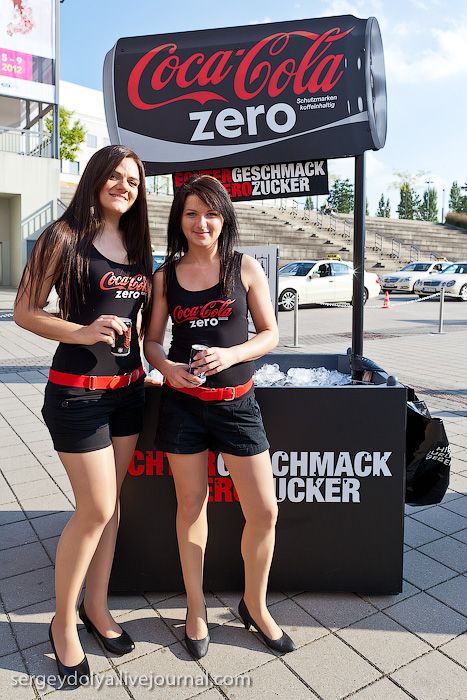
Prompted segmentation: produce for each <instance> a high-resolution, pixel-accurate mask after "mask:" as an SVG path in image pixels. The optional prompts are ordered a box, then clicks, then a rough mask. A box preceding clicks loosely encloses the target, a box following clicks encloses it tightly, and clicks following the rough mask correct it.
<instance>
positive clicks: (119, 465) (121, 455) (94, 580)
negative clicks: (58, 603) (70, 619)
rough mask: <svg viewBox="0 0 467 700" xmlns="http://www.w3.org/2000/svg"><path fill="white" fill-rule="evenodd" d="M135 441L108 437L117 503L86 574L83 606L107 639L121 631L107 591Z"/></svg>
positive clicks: (129, 436)
mask: <svg viewBox="0 0 467 700" xmlns="http://www.w3.org/2000/svg"><path fill="white" fill-rule="evenodd" d="M137 440H138V435H128V436H125V437H114V438H112V444H113V449H114V455H115V471H116V479H117V502H116V505H115V511H114V514H113V516H112V518H111V520H110V521H109V522H108V523H107V525H106V527H105V529H104V532H103V533H102V535H101V538H100V540H99V544H98V545H97V549H96V551H95V553H94V556H93V558H92V561H91V564H90V565H89V568H88V571H87V574H86V591H85V596H84V609H85V610H86V614H87V615H88V616H89V618H90V619H91V620H92V622H93V624H94V625H95V626H96V627H97V629H98V630H99V632H100V633H101V634H103V635H104V636H105V637H109V638H111V637H118V636H119V635H120V634H121V633H122V629H121V627H119V626H118V625H117V623H116V622H115V620H114V619H113V618H112V616H111V614H110V612H109V608H108V603H107V591H108V587H109V579H110V572H111V570H112V562H113V558H114V552H115V543H116V540H117V531H118V524H119V520H120V500H119V499H120V491H121V487H122V484H123V480H124V479H125V476H126V474H127V470H128V465H129V463H130V460H131V458H132V456H133V452H134V450H135V446H136V442H137Z"/></svg>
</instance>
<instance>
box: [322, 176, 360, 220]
mask: <svg viewBox="0 0 467 700" xmlns="http://www.w3.org/2000/svg"><path fill="white" fill-rule="evenodd" d="M353 200H354V196H353V185H352V183H351V182H350V180H349V179H348V178H347V179H346V180H341V179H340V178H337V179H336V180H335V182H334V184H333V186H332V187H331V191H330V192H329V197H328V202H329V204H330V205H331V207H332V208H333V209H334V211H337V212H340V213H341V214H349V213H350V212H351V211H353Z"/></svg>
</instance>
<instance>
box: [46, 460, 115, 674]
mask: <svg viewBox="0 0 467 700" xmlns="http://www.w3.org/2000/svg"><path fill="white" fill-rule="evenodd" d="M58 454H59V457H60V459H61V461H62V462H63V465H64V467H65V469H66V472H67V474H68V477H69V479H70V482H71V486H72V488H73V493H74V495H75V502H76V509H75V512H74V513H73V515H72V516H71V518H70V520H69V521H68V523H67V524H66V526H65V528H64V529H63V532H62V534H61V537H60V540H59V542H58V546H57V554H56V557H55V595H56V606H57V612H56V614H55V619H54V621H53V625H52V634H53V638H54V642H55V648H56V650H57V654H58V656H59V658H60V660H61V661H62V663H64V664H65V665H66V666H74V665H75V664H78V663H80V661H81V660H82V658H83V655H84V653H83V649H82V647H81V643H80V641H79V637H78V632H77V629H76V604H77V601H78V597H79V594H80V591H81V587H82V585H83V580H84V577H85V575H86V571H87V569H88V566H89V563H90V561H91V559H92V557H93V555H94V552H95V551H96V547H97V545H98V543H99V539H100V537H101V535H102V532H103V530H104V528H105V526H106V525H107V523H108V522H109V520H110V519H111V518H112V515H113V513H114V510H115V500H116V496H117V488H116V479H115V462H114V452H113V449H112V447H111V446H109V447H106V448H105V449H103V450H95V451H93V452H85V453H82V454H72V453H67V452H59V453H58Z"/></svg>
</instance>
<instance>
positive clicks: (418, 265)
mask: <svg viewBox="0 0 467 700" xmlns="http://www.w3.org/2000/svg"><path fill="white" fill-rule="evenodd" d="M450 264H451V263H450V262H449V261H448V260H444V259H443V260H441V259H440V260H431V261H430V260H428V261H418V262H411V263H409V264H408V265H406V266H405V267H403V268H402V269H401V270H399V272H395V273H392V274H389V275H384V276H383V277H382V278H381V291H382V292H408V293H409V294H412V293H413V291H414V284H415V282H416V281H417V280H422V279H425V278H427V277H429V276H430V275H432V274H433V273H439V272H443V270H445V269H446V268H447V267H449V265H450Z"/></svg>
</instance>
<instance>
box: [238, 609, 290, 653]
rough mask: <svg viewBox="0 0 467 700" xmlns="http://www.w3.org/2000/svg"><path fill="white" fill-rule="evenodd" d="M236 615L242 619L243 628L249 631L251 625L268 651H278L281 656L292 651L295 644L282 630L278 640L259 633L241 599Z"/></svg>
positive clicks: (259, 630)
mask: <svg viewBox="0 0 467 700" xmlns="http://www.w3.org/2000/svg"><path fill="white" fill-rule="evenodd" d="M238 614H239V615H240V617H241V618H242V621H243V624H244V625H245V628H246V629H247V630H249V629H250V627H251V626H252V625H253V627H254V628H255V630H256V631H257V632H258V634H259V636H260V637H261V639H262V640H263V642H264V643H265V644H267V645H268V647H269V648H270V649H274V651H278V652H280V653H281V654H286V653H287V652H288V651H294V649H295V644H294V643H293V641H292V640H291V639H290V637H289V635H288V634H287V633H286V632H284V630H281V632H282V637H279V639H270V638H269V637H266V635H265V634H264V632H262V631H261V629H260V628H259V627H258V625H257V624H256V622H255V621H254V620H253V618H252V617H251V615H250V613H249V612H248V608H247V607H246V605H245V601H244V600H243V598H242V599H241V601H240V603H239V604H238Z"/></svg>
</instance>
